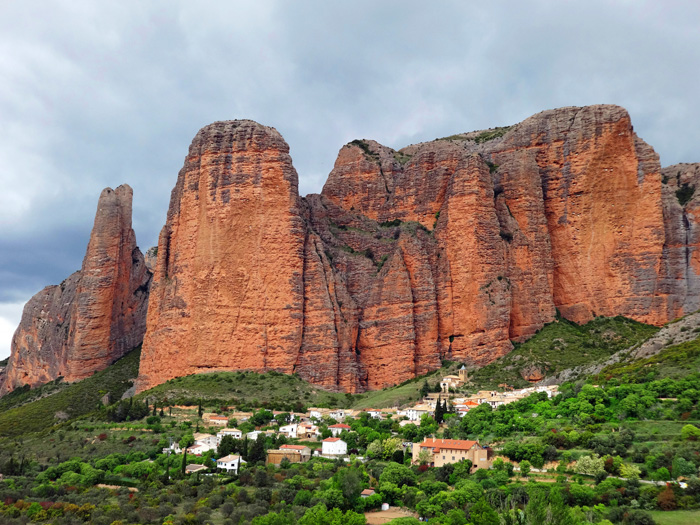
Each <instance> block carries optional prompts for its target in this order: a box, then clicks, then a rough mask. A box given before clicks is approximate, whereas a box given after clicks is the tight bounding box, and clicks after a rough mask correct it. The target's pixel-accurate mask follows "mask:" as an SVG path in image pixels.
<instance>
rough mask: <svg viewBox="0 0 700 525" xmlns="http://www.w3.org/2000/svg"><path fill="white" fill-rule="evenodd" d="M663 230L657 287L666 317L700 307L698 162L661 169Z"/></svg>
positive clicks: (699, 190) (699, 186)
mask: <svg viewBox="0 0 700 525" xmlns="http://www.w3.org/2000/svg"><path fill="white" fill-rule="evenodd" d="M661 180H662V199H663V213H664V229H665V235H666V241H665V244H664V252H663V265H662V268H661V272H660V273H661V283H660V287H661V289H662V291H663V292H664V294H665V295H666V296H667V297H669V304H668V309H669V317H670V318H673V316H674V315H676V316H677V315H679V313H681V312H682V313H688V312H694V311H696V310H698V308H700V229H699V228H698V223H699V222H700V164H676V165H673V166H669V167H667V168H664V169H663V170H661Z"/></svg>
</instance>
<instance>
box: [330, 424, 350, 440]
mask: <svg viewBox="0 0 700 525" xmlns="http://www.w3.org/2000/svg"><path fill="white" fill-rule="evenodd" d="M328 430H330V431H331V434H333V437H338V436H339V435H340V433H341V432H350V431H351V430H352V427H350V425H346V424H344V423H338V424H337V425H331V426H329V427H328Z"/></svg>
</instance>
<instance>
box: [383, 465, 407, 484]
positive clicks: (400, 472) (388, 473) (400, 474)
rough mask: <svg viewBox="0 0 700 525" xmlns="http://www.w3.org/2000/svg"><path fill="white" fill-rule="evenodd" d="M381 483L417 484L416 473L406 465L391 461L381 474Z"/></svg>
mask: <svg viewBox="0 0 700 525" xmlns="http://www.w3.org/2000/svg"><path fill="white" fill-rule="evenodd" d="M379 483H380V484H382V483H393V484H395V485H396V486H397V487H402V486H403V485H415V484H416V474H415V473H414V472H413V470H411V469H410V468H408V467H407V466H405V465H400V464H398V463H389V464H388V465H387V466H386V467H384V470H383V471H382V474H381V475H380V476H379Z"/></svg>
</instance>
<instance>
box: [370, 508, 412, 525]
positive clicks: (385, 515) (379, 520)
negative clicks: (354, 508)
mask: <svg viewBox="0 0 700 525" xmlns="http://www.w3.org/2000/svg"><path fill="white" fill-rule="evenodd" d="M405 517H414V518H417V517H418V514H416V513H415V512H411V511H409V510H408V509H403V508H401V507H389V510H380V511H377V512H365V518H367V525H383V524H384V523H389V522H390V521H391V520H395V519H396V518H405Z"/></svg>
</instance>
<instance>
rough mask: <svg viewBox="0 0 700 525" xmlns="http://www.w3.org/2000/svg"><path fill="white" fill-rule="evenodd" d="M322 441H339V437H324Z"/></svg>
mask: <svg viewBox="0 0 700 525" xmlns="http://www.w3.org/2000/svg"><path fill="white" fill-rule="evenodd" d="M323 441H325V442H326V443H335V442H336V441H340V438H326V439H324V440H323Z"/></svg>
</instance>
